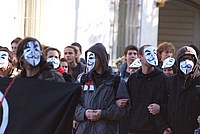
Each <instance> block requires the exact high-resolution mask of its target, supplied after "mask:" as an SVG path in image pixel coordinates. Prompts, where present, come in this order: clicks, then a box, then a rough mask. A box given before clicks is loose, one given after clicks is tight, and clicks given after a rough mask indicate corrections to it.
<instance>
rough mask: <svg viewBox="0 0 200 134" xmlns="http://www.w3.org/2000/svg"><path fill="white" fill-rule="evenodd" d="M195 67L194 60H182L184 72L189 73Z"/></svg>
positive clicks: (181, 66)
mask: <svg viewBox="0 0 200 134" xmlns="http://www.w3.org/2000/svg"><path fill="white" fill-rule="evenodd" d="M193 67H194V62H193V61H191V60H184V61H181V62H180V70H181V71H182V72H183V73H184V74H189V73H190V72H191V71H192V69H193Z"/></svg>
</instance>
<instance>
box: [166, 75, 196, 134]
mask: <svg viewBox="0 0 200 134" xmlns="http://www.w3.org/2000/svg"><path fill="white" fill-rule="evenodd" d="M169 85H170V88H169V89H170V95H169V99H168V100H169V102H168V120H169V122H170V127H171V129H172V131H173V132H174V133H175V134H193V133H194V129H196V128H197V127H198V123H197V117H198V116H199V115H200V79H199V77H198V78H195V79H191V77H188V78H187V79H185V78H183V77H182V76H181V75H180V74H177V75H174V76H172V77H170V84H169Z"/></svg>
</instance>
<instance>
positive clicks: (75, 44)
mask: <svg viewBox="0 0 200 134" xmlns="http://www.w3.org/2000/svg"><path fill="white" fill-rule="evenodd" d="M71 46H77V47H78V48H79V50H80V52H81V53H82V46H81V45H80V44H79V43H78V42H74V43H72V44H71Z"/></svg>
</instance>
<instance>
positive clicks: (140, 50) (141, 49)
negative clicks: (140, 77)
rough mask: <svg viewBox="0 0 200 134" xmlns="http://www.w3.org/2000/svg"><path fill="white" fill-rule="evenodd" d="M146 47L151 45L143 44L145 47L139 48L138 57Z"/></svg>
mask: <svg viewBox="0 0 200 134" xmlns="http://www.w3.org/2000/svg"><path fill="white" fill-rule="evenodd" d="M148 46H151V45H149V44H145V45H143V46H141V47H140V48H139V51H138V52H139V54H140V55H144V48H145V47H148Z"/></svg>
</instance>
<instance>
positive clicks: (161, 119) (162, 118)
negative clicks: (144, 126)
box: [155, 79, 169, 133]
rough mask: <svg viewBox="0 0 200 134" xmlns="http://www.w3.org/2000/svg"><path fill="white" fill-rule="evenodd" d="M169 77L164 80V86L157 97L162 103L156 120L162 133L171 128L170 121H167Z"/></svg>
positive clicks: (159, 102)
mask: <svg viewBox="0 0 200 134" xmlns="http://www.w3.org/2000/svg"><path fill="white" fill-rule="evenodd" d="M166 80H167V79H165V81H163V87H162V89H160V92H159V95H158V98H157V101H158V102H157V103H158V104H159V105H160V107H161V109H160V111H161V112H160V113H159V114H157V115H155V122H156V126H157V128H158V130H159V131H160V133H163V132H164V131H165V130H166V129H167V128H169V123H168V121H167V114H166V113H167V98H168V92H167V89H166V88H167V86H166V85H167V84H168V83H167V81H166Z"/></svg>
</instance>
